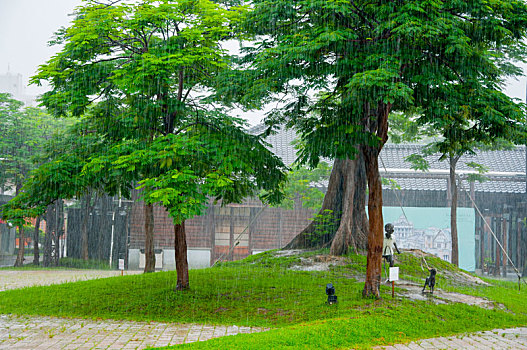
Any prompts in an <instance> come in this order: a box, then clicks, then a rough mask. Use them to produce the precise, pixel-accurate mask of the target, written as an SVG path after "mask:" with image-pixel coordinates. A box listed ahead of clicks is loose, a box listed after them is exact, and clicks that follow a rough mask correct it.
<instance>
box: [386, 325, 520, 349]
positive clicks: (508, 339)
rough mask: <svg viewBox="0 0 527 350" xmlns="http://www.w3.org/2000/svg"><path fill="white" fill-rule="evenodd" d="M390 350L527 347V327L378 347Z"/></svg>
mask: <svg viewBox="0 0 527 350" xmlns="http://www.w3.org/2000/svg"><path fill="white" fill-rule="evenodd" d="M376 349H388V350H395V349H397V350H409V349H411V350H415V349H419V350H423V349H464V350H465V349H466V350H469V349H473V350H487V349H488V350H490V349H515V350H516V349H527V328H526V327H524V328H511V329H495V330H493V331H485V332H478V333H472V334H466V335H458V336H453V337H440V338H433V339H421V340H419V341H415V342H412V343H409V344H397V345H393V346H385V347H378V348H376Z"/></svg>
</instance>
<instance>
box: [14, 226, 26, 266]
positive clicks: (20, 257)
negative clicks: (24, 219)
mask: <svg viewBox="0 0 527 350" xmlns="http://www.w3.org/2000/svg"><path fill="white" fill-rule="evenodd" d="M25 241H26V237H25V235H24V226H23V225H22V226H18V254H17V256H16V261H15V267H20V266H24V253H25V248H26V245H25Z"/></svg>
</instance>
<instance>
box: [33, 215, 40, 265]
mask: <svg viewBox="0 0 527 350" xmlns="http://www.w3.org/2000/svg"><path fill="white" fill-rule="evenodd" d="M39 238H40V216H37V220H36V222H35V232H34V233H33V265H35V266H39V265H40V251H39V249H38V240H39Z"/></svg>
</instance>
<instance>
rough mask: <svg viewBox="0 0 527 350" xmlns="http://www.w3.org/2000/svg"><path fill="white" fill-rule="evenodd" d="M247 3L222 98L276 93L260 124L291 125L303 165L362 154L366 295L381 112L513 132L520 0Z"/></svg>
mask: <svg viewBox="0 0 527 350" xmlns="http://www.w3.org/2000/svg"><path fill="white" fill-rule="evenodd" d="M251 3H252V6H253V11H251V12H250V13H249V15H248V20H247V22H246V26H245V27H244V28H245V30H247V32H248V33H251V34H253V35H254V38H255V44H254V45H252V46H249V47H247V48H246V50H245V52H246V56H245V58H244V60H243V61H242V63H243V64H244V65H242V66H241V67H243V68H247V69H243V70H242V71H241V72H240V73H239V74H238V75H237V78H235V79H234V82H235V83H233V84H232V85H231V86H229V87H228V90H226V91H225V94H226V95H227V96H235V97H237V100H238V101H240V102H244V103H246V104H247V105H249V104H250V103H249V102H250V101H251V100H253V99H255V98H258V99H260V100H262V101H271V100H278V99H280V100H282V101H284V100H285V101H286V102H282V105H285V107H284V108H280V109H279V110H276V111H275V112H274V113H271V114H270V115H269V116H268V118H267V123H268V124H269V125H271V126H272V125H276V124H281V123H285V124H286V125H288V126H289V127H294V128H296V129H297V130H298V131H299V132H300V135H301V137H302V144H303V145H304V148H303V149H302V150H301V152H300V154H299V155H300V160H301V161H302V162H308V163H310V164H311V165H316V164H317V162H318V161H319V160H320V158H321V157H328V158H336V159H345V158H354V157H355V155H356V154H357V153H358V152H362V153H363V155H364V160H365V165H366V173H367V174H368V186H369V201H368V203H369V208H368V211H369V218H370V220H369V221H370V222H369V235H368V268H367V277H366V285H365V290H364V294H365V295H376V296H378V288H379V283H380V272H381V269H380V265H381V264H380V263H381V258H380V254H379V252H380V250H381V249H382V237H383V222H382V213H381V208H382V192H381V187H380V181H379V174H378V163H377V157H378V154H379V151H380V149H381V148H382V145H383V144H384V142H386V140H387V131H388V114H389V113H390V112H393V111H415V110H416V109H419V110H420V111H422V113H421V114H419V117H418V120H419V121H420V122H421V123H423V124H431V125H433V126H434V127H436V128H437V127H441V125H450V124H452V122H453V121H455V120H459V121H460V123H459V125H464V128H465V130H464V132H466V133H468V134H473V135H480V136H482V137H483V138H486V139H489V138H491V137H492V135H494V134H499V133H501V132H506V130H513V129H515V128H517V127H518V126H519V125H520V124H521V123H523V121H524V120H523V116H522V115H521V113H520V110H521V109H520V108H518V106H517V105H516V104H515V103H514V101H512V100H511V99H509V98H507V97H506V96H505V95H504V94H503V93H501V92H500V91H499V89H500V87H501V85H502V84H503V81H504V79H505V78H506V77H507V76H511V75H516V74H518V73H519V72H520V70H519V69H518V68H517V67H515V66H514V64H513V63H511V59H516V60H520V61H521V60H524V59H525V52H526V50H525V44H524V40H523V39H524V38H525V35H526V32H525V31H526V23H527V22H526V21H527V7H526V4H525V3H524V2H523V1H519V0H516V1H514V0H513V1H500V0H497V1H492V2H489V1H485V0H476V1H459V0H446V1H441V0H411V1H402V0H401V1H377V2H370V1H360V0H358V1H355V0H354V1H349V2H342V1H309V0H300V1H295V2H291V1H284V0H272V1H268V0H266V1H264V0H262V1H259V0H256V1H252V2H251ZM232 75H233V76H235V75H234V74H232ZM245 82H248V83H245ZM251 87H253V88H251ZM452 102H453V103H452ZM448 139H449V140H454V138H448ZM456 142H458V141H456ZM349 195H350V196H351V195H352V192H351V191H350V192H349Z"/></svg>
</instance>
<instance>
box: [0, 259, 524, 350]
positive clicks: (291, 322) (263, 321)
mask: <svg viewBox="0 0 527 350" xmlns="http://www.w3.org/2000/svg"><path fill="white" fill-rule="evenodd" d="M274 254H275V253H274V252H267V253H262V254H259V255H255V256H251V257H249V258H247V259H245V260H243V261H238V262H232V263H223V264H221V265H220V266H216V267H214V268H210V269H203V270H192V271H191V272H190V280H191V289H190V290H189V291H185V292H178V293H176V292H174V291H173V290H174V287H175V273H174V272H158V273H152V274H146V275H134V276H123V277H113V278H104V279H98V280H90V281H82V282H75V283H66V284H62V285H52V286H46V287H31V288H25V289H19V290H11V291H5V292H1V293H0V313H3V314H9V313H13V314H26V315H51V316H61V317H84V318H94V319H98V318H108V319H127V320H140V321H167V322H182V323H186V322H193V323H207V324H226V325H233V324H236V325H239V326H259V327H268V328H271V330H270V331H267V332H263V333H258V334H246V335H245V334H244V335H237V336H231V337H224V338H220V339H213V340H210V341H207V342H200V343H194V344H188V345H182V347H183V348H185V347H189V348H205V349H217V348H228V349H231V348H238V349H255V348H258V349H265V348H267V349H276V348H322V349H326V348H327V349H334V348H351V347H353V348H368V347H371V346H374V345H380V344H390V343H398V342H405V341H410V340H415V339H419V338H428V337H435V336H441V335H452V334H456V333H462V332H469V331H478V330H487V329H493V328H502V327H512V326H519V325H527V288H523V290H522V291H521V292H519V291H518V286H517V284H516V283H513V282H499V283H498V282H496V283H494V282H492V283H493V284H492V285H491V286H477V287H475V286H471V287H469V286H467V285H463V284H459V283H458V281H457V280H456V279H455V278H450V279H448V278H446V277H443V276H442V272H446V271H449V272H455V271H456V269H455V268H454V267H452V266H451V265H449V264H447V263H444V262H442V261H441V260H439V259H434V258H430V259H428V264H430V265H431V266H434V267H436V268H437V269H438V271H439V272H438V285H437V287H439V289H443V290H449V291H458V292H463V293H465V294H470V295H475V296H482V297H486V298H488V299H490V300H493V301H494V302H495V303H496V305H497V307H496V308H494V309H493V310H486V309H483V308H480V307H477V306H469V305H464V304H452V303H447V304H443V305H436V304H435V303H433V302H431V301H430V300H428V301H411V300H407V299H405V298H402V297H396V298H395V299H392V297H391V287H390V286H388V285H383V286H382V290H381V292H382V296H383V299H382V300H374V299H363V298H362V296H361V292H362V287H363V283H361V282H358V281H357V280H356V278H357V277H359V278H360V276H362V275H363V274H364V270H365V257H364V256H360V255H351V256H348V257H347V259H346V261H345V264H344V265H338V266H337V265H335V266H332V267H331V268H330V270H329V271H310V272H307V271H292V270H290V269H288V267H290V266H292V265H296V264H299V263H300V261H301V258H303V259H305V258H312V257H313V256H315V255H316V254H320V252H308V253H303V254H302V256H287V257H277V256H275V255H274ZM398 258H400V259H399V260H398V261H399V266H400V269H401V275H402V276H403V277H404V278H405V279H407V280H415V281H419V282H422V281H423V280H424V277H425V276H426V274H425V272H423V270H422V269H421V268H420V261H419V259H417V258H415V257H414V256H413V255H411V254H407V253H405V254H402V255H401V256H399V257H398ZM445 276H446V274H445ZM329 282H331V283H333V284H334V285H335V288H336V294H337V295H338V298H339V303H338V304H336V305H326V303H325V301H326V295H325V285H326V284H327V283H329ZM523 287H526V286H525V285H524V286H523Z"/></svg>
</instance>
